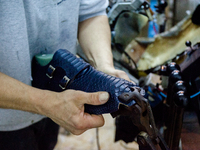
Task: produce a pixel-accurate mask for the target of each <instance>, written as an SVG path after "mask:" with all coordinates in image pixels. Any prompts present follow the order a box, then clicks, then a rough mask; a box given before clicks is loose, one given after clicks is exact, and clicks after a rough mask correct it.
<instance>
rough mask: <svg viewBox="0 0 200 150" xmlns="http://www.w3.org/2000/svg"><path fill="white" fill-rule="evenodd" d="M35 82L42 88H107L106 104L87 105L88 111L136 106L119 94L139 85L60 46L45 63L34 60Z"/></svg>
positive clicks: (99, 112) (102, 89) (58, 90)
mask: <svg viewBox="0 0 200 150" xmlns="http://www.w3.org/2000/svg"><path fill="white" fill-rule="evenodd" d="M32 77H33V82H32V84H33V86H34V87H37V88H40V89H47V90H51V91H56V92H61V91H64V90H67V89H74V90H80V91H84V92H98V91H107V92H108V93H109V95H110V98H109V100H108V102H107V103H105V104H103V105H98V106H93V105H88V104H86V105H85V112H87V113H90V114H104V113H113V112H116V111H118V109H119V106H120V105H121V104H122V105H125V106H132V105H134V104H135V103H136V102H135V101H134V100H128V101H123V100H120V99H119V98H118V97H119V96H120V95H121V94H123V93H129V92H132V88H133V87H135V86H136V85H135V84H133V83H132V82H129V81H127V80H124V79H121V78H117V77H113V76H110V75H107V74H105V73H103V72H100V71H97V70H95V69H94V68H93V67H92V66H91V65H90V64H88V63H86V62H85V61H83V60H82V59H80V58H77V57H76V56H75V55H73V54H72V53H70V52H69V51H67V50H64V49H59V50H58V51H56V53H55V54H54V56H53V58H52V60H51V61H50V62H49V63H48V64H47V65H45V66H41V65H40V64H39V63H38V62H37V61H36V59H35V58H34V59H33V62H32Z"/></svg>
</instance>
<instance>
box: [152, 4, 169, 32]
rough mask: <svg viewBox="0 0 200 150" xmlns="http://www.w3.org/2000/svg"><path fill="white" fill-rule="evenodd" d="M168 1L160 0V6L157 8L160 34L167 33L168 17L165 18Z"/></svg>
mask: <svg viewBox="0 0 200 150" xmlns="http://www.w3.org/2000/svg"><path fill="white" fill-rule="evenodd" d="M167 5H168V4H167V1H166V0H158V5H156V6H155V8H156V12H157V13H156V14H155V15H156V20H157V21H156V23H157V24H158V25H159V33H162V32H164V31H165V24H166V16H165V8H166V7H167Z"/></svg>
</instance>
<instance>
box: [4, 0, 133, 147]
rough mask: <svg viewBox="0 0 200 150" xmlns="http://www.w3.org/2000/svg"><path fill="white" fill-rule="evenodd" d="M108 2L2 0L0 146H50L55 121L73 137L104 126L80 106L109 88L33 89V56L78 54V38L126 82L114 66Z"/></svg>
mask: <svg viewBox="0 0 200 150" xmlns="http://www.w3.org/2000/svg"><path fill="white" fill-rule="evenodd" d="M107 5H108V1H107V0H73V1H67V0H50V1H46V0H17V1H16V0H10V1H6V0H0V33H1V34H0V83H1V85H0V95H1V96H0V108H1V109H0V149H1V150H3V149H6V150H9V149H12V150H13V149H15V150H18V149H19V150H25V149H26V150H32V149H34V150H35V149H42V150H47V149H53V148H54V146H55V144H56V140H57V134H58V126H57V124H58V125H60V126H62V127H64V128H65V129H66V130H68V131H70V132H71V133H72V134H75V135H79V134H82V133H83V132H85V131H86V130H88V129H90V128H97V127H101V126H103V124H104V119H103V116H102V115H90V114H87V113H85V112H84V104H92V105H100V104H103V103H106V101H107V100H108V99H109V94H108V93H107V92H95V93H86V92H83V91H75V90H66V91H64V92H59V93H58V92H53V91H48V90H41V89H37V88H34V87H31V60H32V58H33V56H34V55H36V54H45V53H54V52H55V51H56V50H58V49H67V50H69V51H70V52H72V53H73V54H76V46H77V39H78V43H79V44H80V46H81V48H82V50H83V51H84V53H85V55H86V56H87V58H88V61H89V62H90V64H91V65H93V66H94V67H95V68H96V69H97V70H99V71H103V72H105V73H107V74H110V75H113V76H116V77H120V78H124V79H127V80H129V78H128V76H127V75H126V73H125V72H123V71H120V70H116V69H115V68H114V65H113V60H112V59H113V58H112V52H111V39H110V38H111V37H110V28H109V23H108V18H107V16H106V11H105V10H106V7H107ZM49 118H50V119H49ZM52 120H53V121H52ZM54 122H55V123H56V124H55V123H54Z"/></svg>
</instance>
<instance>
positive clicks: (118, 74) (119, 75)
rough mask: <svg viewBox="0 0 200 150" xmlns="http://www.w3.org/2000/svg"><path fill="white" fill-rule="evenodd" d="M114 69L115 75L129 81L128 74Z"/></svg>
mask: <svg viewBox="0 0 200 150" xmlns="http://www.w3.org/2000/svg"><path fill="white" fill-rule="evenodd" d="M116 71H117V77H119V78H122V79H125V80H127V81H131V80H130V79H129V77H128V75H127V74H126V73H125V72H124V71H121V70H116Z"/></svg>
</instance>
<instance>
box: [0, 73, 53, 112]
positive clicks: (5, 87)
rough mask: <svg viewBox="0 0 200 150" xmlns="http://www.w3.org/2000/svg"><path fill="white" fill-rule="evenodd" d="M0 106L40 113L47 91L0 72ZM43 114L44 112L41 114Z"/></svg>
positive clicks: (47, 94) (47, 95)
mask: <svg viewBox="0 0 200 150" xmlns="http://www.w3.org/2000/svg"><path fill="white" fill-rule="evenodd" d="M0 83H1V87H0V95H1V98H0V107H1V108H7V109H17V110H23V111H29V112H33V113H40V114H42V111H41V108H42V107H41V106H42V103H43V102H42V101H43V100H45V99H46V98H47V97H49V93H48V91H45V90H40V89H36V88H33V87H31V86H28V85H26V84H24V83H22V82H20V81H18V80H15V79H14V78H11V77H9V76H7V75H5V74H3V73H1V72H0ZM43 115H44V114H43Z"/></svg>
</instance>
